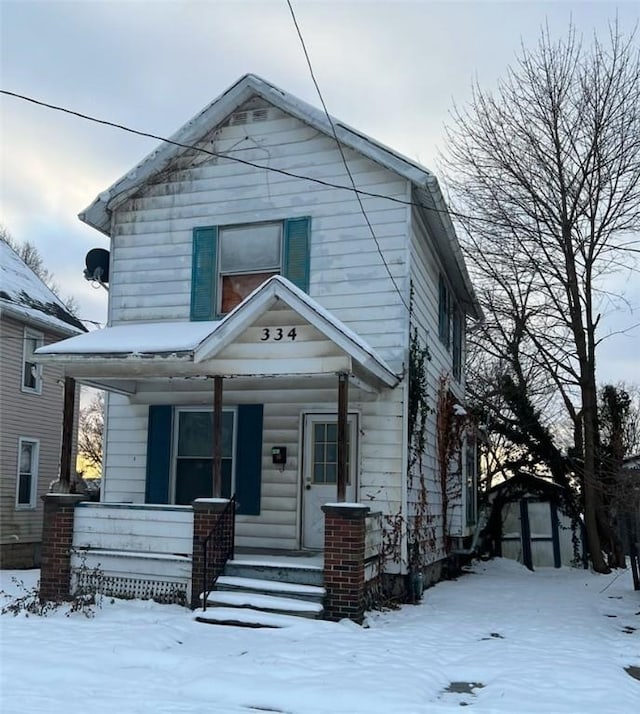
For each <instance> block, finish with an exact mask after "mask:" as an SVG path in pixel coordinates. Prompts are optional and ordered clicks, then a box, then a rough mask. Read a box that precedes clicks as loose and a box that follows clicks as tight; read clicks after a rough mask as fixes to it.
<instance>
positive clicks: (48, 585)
mask: <svg viewBox="0 0 640 714" xmlns="http://www.w3.org/2000/svg"><path fill="white" fill-rule="evenodd" d="M42 500H43V501H44V517H43V520H42V564H41V567H40V599H41V600H52V601H55V602H59V601H61V600H69V599H70V597H71V592H70V588H71V546H72V544H73V514H74V510H75V507H76V504H78V503H80V501H83V500H85V497H84V496H81V495H78V494H71V493H47V494H46V495H44V496H43V497H42Z"/></svg>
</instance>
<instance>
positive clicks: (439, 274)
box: [41, 75, 481, 578]
mask: <svg viewBox="0 0 640 714" xmlns="http://www.w3.org/2000/svg"><path fill="white" fill-rule="evenodd" d="M334 121H335V124H334V127H332V125H331V124H330V122H329V121H328V119H327V117H326V115H325V114H323V113H322V112H320V111H318V110H317V109H315V108H313V107H311V106H309V105H307V104H305V103H304V102H302V101H300V100H299V99H297V98H295V97H293V96H292V95H291V94H289V93H287V92H285V91H283V90H280V89H278V88H277V87H274V86H273V85H271V84H269V83H268V82H266V81H264V80H262V79H260V78H258V77H256V76H254V75H247V76H245V77H243V78H242V79H240V80H239V81H238V82H237V83H236V84H235V85H233V86H232V87H231V88H230V89H228V90H227V91H226V92H225V93H224V94H222V95H221V96H220V97H219V98H218V99H216V100H215V101H214V102H212V103H211V104H210V105H209V106H207V107H206V108H205V109H204V110H203V111H201V112H200V113H199V114H198V115H197V116H196V117H194V118H193V119H192V120H191V121H189V122H188V123H187V124H186V125H185V126H184V127H182V128H181V129H180V130H178V132H177V133H176V134H174V135H173V137H172V139H171V140H172V142H174V143H164V144H162V145H160V146H159V147H158V148H157V149H156V150H155V151H154V152H153V153H152V154H150V155H149V156H148V157H147V158H145V159H144V160H143V161H142V162H141V163H140V164H139V165H138V166H136V167H135V168H134V169H133V170H132V171H130V172H129V173H128V174H127V175H126V176H124V177H123V178H122V179H120V180H119V181H117V182H116V183H115V184H114V185H113V186H111V188H109V189H107V190H106V191H105V192H103V193H101V194H100V196H99V197H98V198H97V199H96V200H95V201H94V202H93V203H92V204H91V206H89V207H88V208H87V209H86V210H85V211H84V212H83V213H81V214H80V218H81V219H82V220H83V221H84V222H85V223H87V224H88V225H91V226H93V227H95V228H96V229H97V230H99V231H101V232H102V233H104V234H105V235H107V236H108V238H109V240H110V266H109V273H110V280H109V282H110V286H109V289H110V292H109V326H108V327H107V328H106V329H104V330H102V331H99V332H93V333H90V334H88V335H86V336H81V337H79V338H74V339H72V340H68V341H65V342H61V343H59V344H58V345H55V346H53V347H49V348H47V349H45V350H43V351H41V352H42V359H43V360H44V361H45V363H47V364H60V365H62V366H64V369H65V371H66V373H67V374H68V375H72V376H74V377H76V378H77V379H79V380H81V381H83V382H85V383H89V384H92V385H93V386H97V387H99V388H103V389H105V390H107V392H108V399H107V402H108V404H107V409H106V412H107V415H106V439H105V452H104V470H103V483H102V499H103V502H106V503H115V502H118V503H129V504H134V505H135V508H136V509H138V510H137V511H136V513H139V514H142V513H143V509H141V508H139V506H140V505H141V504H166V505H167V508H168V506H169V505H171V506H172V507H173V508H174V511H176V512H179V509H180V508H181V507H182V508H187V506H186V505H183V504H190V503H191V501H192V500H193V499H195V498H197V497H209V496H212V495H216V496H219V495H222V496H225V497H228V496H230V495H231V494H232V493H235V494H236V495H237V499H238V511H237V513H238V515H237V519H236V524H235V544H236V547H237V548H240V549H242V548H244V549H261V548H262V549H264V548H268V549H275V550H277V551H280V552H281V551H298V550H300V549H311V550H314V549H319V550H322V548H323V545H324V543H325V541H324V532H323V529H324V520H325V519H324V515H323V511H322V510H321V507H322V505H323V504H325V503H327V502H335V501H336V500H339V501H346V502H359V503H361V504H364V505H366V506H368V507H370V508H371V510H372V511H380V512H381V513H382V515H383V523H384V527H385V531H386V536H385V538H386V545H387V548H386V551H387V555H388V557H387V558H386V561H385V564H384V566H383V569H384V571H385V572H387V573H392V574H393V573H395V574H396V575H397V574H400V575H404V574H406V573H407V571H408V569H409V567H410V565H411V566H412V567H413V568H414V569H416V568H418V569H420V570H422V569H428V568H431V569H432V570H433V574H432V575H431V576H429V577H434V578H435V577H436V576H437V571H438V569H439V564H440V563H441V562H442V561H443V559H444V558H446V556H447V553H448V550H449V549H450V548H451V546H452V545H456V544H462V543H463V541H464V539H465V538H466V537H468V536H469V535H470V533H471V532H472V526H473V523H474V521H475V513H474V511H475V483H474V480H475V472H474V467H473V465H474V463H475V459H474V458H473V453H472V452H473V444H472V443H471V442H469V443H467V439H466V436H465V429H464V428H461V427H463V426H464V425H463V424H462V422H463V421H464V419H465V417H464V414H465V412H464V410H463V409H462V408H460V404H461V403H463V401H464V373H463V364H464V353H465V339H464V336H465V324H466V320H467V318H471V319H478V318H479V317H480V316H481V314H480V307H479V305H478V303H477V300H476V297H475V295H474V292H473V288H472V286H471V283H470V280H469V277H468V274H467V271H466V269H465V265H464V261H463V257H462V253H461V251H460V248H459V245H458V242H457V239H456V235H455V232H454V228H453V225H452V223H451V220H450V217H449V215H448V213H447V209H446V205H445V202H444V199H443V196H442V193H441V191H440V187H439V185H438V182H437V180H436V178H435V177H434V176H433V174H431V173H430V172H429V171H427V170H426V169H424V168H422V167H421V166H419V165H418V164H416V163H415V162H413V161H411V160H409V159H407V158H404V157H403V156H401V155H399V154H397V153H395V152H394V151H392V150H390V149H388V148H386V147H384V146H382V145H381V144H379V143H377V142H376V141H374V140H373V139H371V138H369V137H367V136H365V135H364V134H362V133H360V132H357V131H355V130H353V129H351V128H349V127H347V126H346V125H344V124H343V123H341V122H338V121H337V120H334ZM334 128H335V133H336V135H337V138H338V140H339V141H340V143H341V145H342V150H343V151H344V157H345V159H346V162H347V164H348V166H349V169H350V172H351V173H352V175H353V180H354V181H355V184H356V186H357V187H358V190H359V191H361V192H362V193H361V195H360V198H361V201H362V208H363V210H364V212H365V213H366V218H365V215H363V210H361V207H360V204H359V202H358V200H357V197H356V195H355V194H354V191H353V190H352V188H351V184H350V179H349V176H348V174H347V172H346V171H345V166H344V163H343V158H342V155H341V152H340V151H339V149H338V146H337V144H336V139H335V137H334ZM368 222H369V223H370V226H369V225H368ZM414 330H415V334H416V335H417V338H418V342H419V344H420V345H421V346H423V347H425V346H426V347H428V350H429V352H430V355H431V359H430V361H427V362H426V365H425V370H424V380H423V384H424V389H423V391H424V395H423V396H425V397H426V400H427V404H428V406H429V407H431V408H432V409H433V410H434V411H432V412H430V413H429V414H428V415H427V421H426V424H425V437H426V442H425V446H424V451H423V453H421V454H419V455H417V454H415V453H414V451H413V450H412V449H411V448H409V446H408V442H409V440H410V437H414V439H413V441H414V444H415V443H418V442H419V441H420V439H418V438H416V437H417V436H418V435H417V434H416V433H415V431H416V427H415V426H414V425H411V424H410V417H409V412H410V404H409V379H408V376H407V375H408V371H409V364H410V361H411V360H410V342H411V336H412V335H413V334H414ZM216 378H222V381H223V384H222V383H221V381H219V380H217V379H216ZM441 378H443V379H445V380H446V384H445V383H444V382H442V383H441ZM441 384H444V388H445V391H446V395H445V396H447V397H448V398H447V399H446V400H444V401H445V402H446V403H447V404H448V405H449V407H450V408H451V409H453V407H454V406H455V407H456V409H455V410H453V411H452V417H453V422H455V421H456V420H458V421H457V422H456V424H457V426H456V428H455V429H453V431H455V432H456V434H457V437H456V438H458V441H459V443H457V444H456V445H455V448H452V449H450V456H451V458H450V459H449V465H450V468H451V473H450V474H448V475H447V478H445V479H441V478H440V475H439V463H440V462H439V459H438V454H437V434H436V431H437V429H436V421H437V420H436V416H437V414H436V411H437V409H436V407H437V403H438V394H439V390H440V388H441ZM418 391H419V390H418ZM214 394H215V395H217V396H218V398H219V399H220V402H221V404H222V406H221V407H220V406H218V408H219V409H220V412H219V413H220V414H221V444H220V449H221V455H220V457H219V463H220V473H219V476H218V478H219V480H220V482H221V487H220V488H216V487H214V485H212V484H213V479H212V476H211V472H212V463H213V462H214V455H213V454H212V450H213V447H212V441H213V442H215V436H214V433H213V431H212V412H213V410H214V408H216V407H215V404H214V402H215V399H214ZM443 403H444V402H443ZM341 409H342V410H343V411H342V412H341ZM341 413H343V414H344V418H343V422H344V421H345V420H346V422H347V425H346V427H341V428H343V429H344V431H343V434H346V445H345V438H344V437H343V438H342V439H341V438H340V437H339V434H338V431H339V430H338V426H339V424H342V423H343V422H340V418H339V415H340V414H341ZM453 422H452V420H449V422H448V423H453ZM341 448H344V449H345V451H346V463H347V467H346V468H347V471H348V473H347V474H346V477H344V478H343V485H344V492H343V493H340V492H339V491H337V485H336V484H337V482H339V481H340V475H339V471H340V469H341V468H342V469H343V473H344V470H345V469H344V467H341V465H340V464H341V463H342V462H341V461H340V459H339V458H338V454H339V452H340V450H341ZM414 457H415V458H414ZM440 461H441V460H440ZM410 464H412V465H413V467H412V473H411V474H410V475H408V471H409V470H411V469H410ZM344 481H346V483H344ZM445 482H446V487H444V488H445V490H446V491H447V493H446V496H445V498H444V499H443V483H445ZM443 504H444V507H443ZM132 508H133V506H132ZM152 512H155V513H157V514H160V512H161V511H160V510H158V508H156V511H153V509H148V510H147V511H144V513H145V515H144V518H156V519H157V520H158V521H160V520H162V518H161V516H160V515H158V516H156V517H154V516H149V513H152ZM167 512H168V510H167ZM95 514H96V517H97V514H98V509H96V510H95ZM139 517H140V518H142V517H143V516H142V515H140V516H139ZM177 517H178V516H176V518H177ZM169 528H170V526H169V525H167V529H169ZM172 547H173V548H174V549H175V548H177V547H178V545H176V544H174V545H172ZM171 552H173V553H175V552H176V551H175V550H173V551H171ZM180 552H183V551H180ZM410 561H411V563H410ZM102 562H103V563H104V562H105V561H104V559H103V561H102Z"/></svg>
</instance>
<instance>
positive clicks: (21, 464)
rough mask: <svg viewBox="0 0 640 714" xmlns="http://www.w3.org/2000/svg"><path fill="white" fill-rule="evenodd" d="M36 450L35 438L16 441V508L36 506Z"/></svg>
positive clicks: (37, 445) (37, 448) (37, 446)
mask: <svg viewBox="0 0 640 714" xmlns="http://www.w3.org/2000/svg"><path fill="white" fill-rule="evenodd" d="M38 450H39V443H38V441H37V440H36V439H26V438H20V440H19V441H18V474H17V479H16V508H19V509H23V508H24V509H26V508H35V507H36V497H37V490H38Z"/></svg>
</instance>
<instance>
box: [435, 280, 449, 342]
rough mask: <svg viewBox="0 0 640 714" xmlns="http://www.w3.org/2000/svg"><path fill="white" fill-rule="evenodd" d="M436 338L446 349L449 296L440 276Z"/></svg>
mask: <svg viewBox="0 0 640 714" xmlns="http://www.w3.org/2000/svg"><path fill="white" fill-rule="evenodd" d="M438 294H439V298H438V336H439V337H440V341H441V342H442V343H443V344H444V345H445V346H446V347H447V348H448V347H449V346H450V344H451V294H450V293H449V288H448V287H447V285H446V283H445V282H444V278H443V277H442V275H441V276H440V279H439V281H438Z"/></svg>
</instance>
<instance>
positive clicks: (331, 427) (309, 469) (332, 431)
mask: <svg viewBox="0 0 640 714" xmlns="http://www.w3.org/2000/svg"><path fill="white" fill-rule="evenodd" d="M303 428H304V456H303V460H304V466H303V474H302V545H303V547H304V548H310V549H314V550H321V549H322V548H323V547H324V513H323V512H322V506H323V505H324V504H325V503H335V502H336V501H337V499H338V485H337V480H338V421H337V417H335V416H333V415H330V414H306V415H305V417H304V426H303ZM357 434H358V429H357V417H356V415H355V414H350V415H349V420H348V429H347V439H348V444H347V474H348V481H347V492H346V500H347V501H348V502H353V501H355V500H356V464H357Z"/></svg>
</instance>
